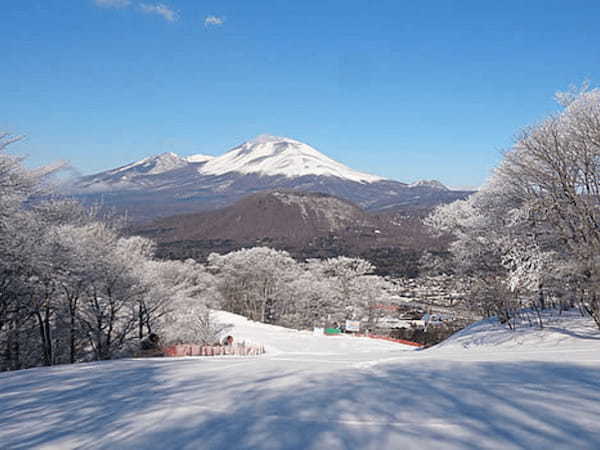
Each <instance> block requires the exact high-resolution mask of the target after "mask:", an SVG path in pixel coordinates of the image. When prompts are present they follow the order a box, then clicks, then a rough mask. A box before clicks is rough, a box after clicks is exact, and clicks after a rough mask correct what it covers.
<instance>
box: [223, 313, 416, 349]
mask: <svg viewBox="0 0 600 450" xmlns="http://www.w3.org/2000/svg"><path fill="white" fill-rule="evenodd" d="M213 314H214V318H215V320H217V321H219V322H221V323H223V324H230V325H232V326H233V327H232V328H230V329H228V330H227V332H226V334H229V335H231V336H234V339H235V340H236V341H237V342H240V341H244V342H246V343H253V344H258V345H264V346H265V349H266V351H267V352H268V353H270V354H288V355H289V354H298V353H302V354H313V355H317V354H319V355H322V354H340V355H348V356H352V355H353V354H356V353H375V352H398V351H414V347H410V346H406V345H402V344H396V343H394V342H388V341H381V340H375V339H369V338H359V337H352V336H346V335H344V336H325V335H321V336H313V334H312V332H310V331H298V330H292V329H289V328H284V327H279V326H275V325H268V324H264V323H260V322H254V321H252V320H249V319H247V318H245V317H243V316H239V315H237V314H232V313H229V312H226V311H215V312H214V313H213Z"/></svg>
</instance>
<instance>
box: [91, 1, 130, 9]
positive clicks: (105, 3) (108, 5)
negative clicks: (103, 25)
mask: <svg viewBox="0 0 600 450" xmlns="http://www.w3.org/2000/svg"><path fill="white" fill-rule="evenodd" d="M94 3H95V4H96V5H97V6H103V7H105V8H125V7H126V6H129V5H130V4H131V1H129V0H94Z"/></svg>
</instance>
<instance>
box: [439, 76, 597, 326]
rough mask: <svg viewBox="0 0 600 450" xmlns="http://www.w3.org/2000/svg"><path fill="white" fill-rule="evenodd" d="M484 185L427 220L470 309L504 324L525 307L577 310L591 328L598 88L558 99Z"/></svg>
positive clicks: (594, 315) (594, 280)
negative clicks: (448, 238) (442, 235)
mask: <svg viewBox="0 0 600 450" xmlns="http://www.w3.org/2000/svg"><path fill="white" fill-rule="evenodd" d="M557 100H558V101H559V103H560V105H561V106H562V109H561V111H560V112H559V113H557V114H554V115H551V116H549V117H547V118H546V119H544V120H542V121H541V122H539V123H537V124H535V125H533V126H530V127H528V128H525V129H524V130H522V132H521V133H520V134H519V135H518V137H517V138H516V140H515V143H514V145H513V146H512V147H511V148H510V149H508V150H507V151H505V152H504V155H503V159H502V161H501V163H500V164H499V166H498V167H497V168H496V169H495V171H494V172H493V175H492V176H491V177H490V179H489V180H488V182H487V183H486V185H485V186H484V187H483V188H482V189H480V190H479V192H477V193H476V194H474V195H472V196H471V197H470V198H469V199H467V200H464V201H458V202H455V203H452V204H449V205H445V206H441V207H438V208H437V209H436V211H435V212H434V213H433V214H432V215H431V216H430V217H429V218H428V224H429V225H430V226H431V227H432V228H433V229H435V230H437V231H438V232H446V233H450V234H452V235H453V236H454V238H455V240H454V242H453V243H452V244H451V246H450V250H451V252H452V258H453V261H452V265H453V268H454V269H455V270H456V272H457V273H458V274H460V275H462V276H464V277H466V278H465V279H466V280H467V282H466V285H465V289H466V290H467V292H468V295H467V298H468V299H469V301H470V303H471V305H470V307H471V308H473V309H476V310H478V311H480V312H481V313H482V314H483V315H485V316H490V315H497V316H499V317H500V318H501V320H502V321H503V322H506V323H508V324H509V325H511V324H513V323H514V322H515V321H516V320H518V318H519V314H520V311H522V310H523V308H528V309H529V310H530V311H533V312H534V313H535V315H537V319H538V323H539V325H540V326H543V321H542V314H541V312H542V311H543V310H545V309H547V308H556V309H558V310H561V309H565V308H571V307H575V306H576V307H579V308H580V309H581V311H582V312H583V313H584V314H587V315H589V316H591V317H592V318H593V319H594V321H595V323H596V324H597V325H598V326H599V327H600V201H599V200H600V197H599V195H600V90H599V89H591V90H590V89H588V88H587V87H585V86H584V87H583V88H582V89H580V90H571V91H570V92H567V93H559V94H557Z"/></svg>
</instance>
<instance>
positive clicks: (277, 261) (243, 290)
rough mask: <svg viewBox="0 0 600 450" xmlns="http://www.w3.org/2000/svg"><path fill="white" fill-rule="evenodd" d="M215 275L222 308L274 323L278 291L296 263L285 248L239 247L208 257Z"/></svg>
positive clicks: (284, 287)
mask: <svg viewBox="0 0 600 450" xmlns="http://www.w3.org/2000/svg"><path fill="white" fill-rule="evenodd" d="M208 264H209V268H210V270H211V271H212V272H213V273H214V274H215V275H217V278H218V280H219V291H220V293H221V295H222V297H223V308H224V309H226V310H228V311H232V312H234V313H238V314H244V315H246V316H248V317H250V318H251V319H253V320H259V321H261V322H275V321H276V319H277V318H276V315H277V314H278V310H279V309H280V306H281V305H280V303H281V301H282V300H283V299H285V298H286V296H285V295H282V291H284V290H285V289H287V284H288V282H289V281H291V279H292V274H293V273H294V266H295V265H296V262H295V261H294V259H293V258H292V257H290V255H289V254H288V253H287V252H285V251H280V250H273V249H270V248H265V247H255V248H251V249H242V250H238V251H235V252H231V253H228V254H226V255H219V254H216V253H213V254H211V255H210V256H209V257H208Z"/></svg>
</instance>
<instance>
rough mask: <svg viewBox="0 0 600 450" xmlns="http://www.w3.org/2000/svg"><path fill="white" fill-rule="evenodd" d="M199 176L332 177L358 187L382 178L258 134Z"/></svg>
mask: <svg viewBox="0 0 600 450" xmlns="http://www.w3.org/2000/svg"><path fill="white" fill-rule="evenodd" d="M198 171H199V172H200V173H201V174H203V175H224V174H226V173H230V172H237V173H242V174H256V175H259V176H284V177H287V178H298V177H303V176H325V177H335V178H341V179H344V180H349V181H354V182H358V183H373V182H376V181H381V180H383V178H381V177H378V176H376V175H371V174H368V173H363V172H358V171H355V170H353V169H351V168H349V167H347V166H345V165H343V164H341V163H339V162H337V161H334V160H333V159H331V158H329V157H328V156H326V155H324V154H322V153H321V152H319V151H318V150H316V149H314V148H313V147H311V146H310V145H308V144H305V143H303V142H300V141H297V140H295V139H291V138H287V137H280V136H272V135H269V134H261V135H260V136H257V137H256V138H254V139H252V140H249V141H247V142H244V143H243V144H241V145H239V146H237V147H235V148H233V149H231V150H229V151H228V152H227V153H225V154H224V155H223V156H220V157H217V158H214V159H212V160H210V161H208V162H206V164H204V165H203V166H202V167H201V168H200V169H198Z"/></svg>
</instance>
